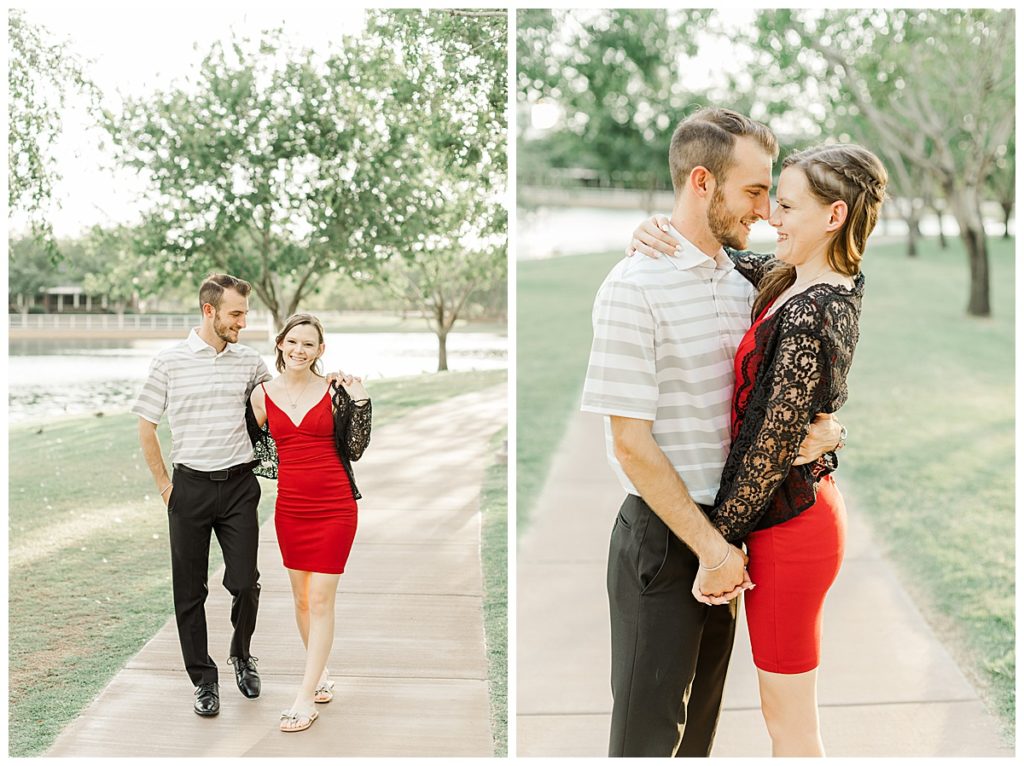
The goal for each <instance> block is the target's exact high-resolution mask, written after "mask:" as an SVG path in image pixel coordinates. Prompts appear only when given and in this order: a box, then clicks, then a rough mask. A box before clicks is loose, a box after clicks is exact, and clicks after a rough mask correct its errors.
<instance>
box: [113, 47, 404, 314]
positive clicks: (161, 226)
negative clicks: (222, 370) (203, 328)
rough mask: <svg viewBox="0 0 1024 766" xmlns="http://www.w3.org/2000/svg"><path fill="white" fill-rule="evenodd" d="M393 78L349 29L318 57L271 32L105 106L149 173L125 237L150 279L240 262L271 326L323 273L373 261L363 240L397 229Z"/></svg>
mask: <svg viewBox="0 0 1024 766" xmlns="http://www.w3.org/2000/svg"><path fill="white" fill-rule="evenodd" d="M398 77H399V67H398V62H397V61H396V59H395V56H394V54H393V52H392V51H390V50H389V49H388V48H387V47H385V46H378V47H367V45H366V44H365V43H364V41H363V40H361V39H359V38H355V37H346V38H344V40H343V42H342V45H341V46H340V48H339V49H336V50H334V51H332V52H331V54H330V55H329V56H328V57H326V58H325V59H321V58H318V57H317V56H316V55H315V54H314V53H313V52H312V51H310V50H292V49H289V48H288V47H286V45H285V44H284V43H283V42H282V40H281V36H280V33H270V34H266V35H264V37H263V39H262V40H260V41H258V42H256V43H253V42H251V41H249V40H235V41H233V42H232V44H230V45H228V46H224V45H221V44H219V43H218V44H216V45H214V46H213V49H212V50H211V51H210V53H209V54H208V55H207V56H206V57H205V59H204V60H203V62H202V65H201V66H200V68H199V71H198V72H196V73H195V75H194V76H193V77H191V78H190V79H189V80H188V81H186V82H185V83H184V84H183V85H181V86H178V87H176V88H175V89H173V90H170V91H167V92H158V93H155V94H154V95H152V96H150V97H148V98H145V99H141V100H128V101H126V103H125V105H124V109H123V112H122V113H120V114H108V115H107V127H108V129H109V131H110V134H111V136H112V138H113V140H114V144H115V147H116V151H117V155H118V157H119V158H120V160H121V161H122V162H123V163H124V164H125V165H126V166H128V167H130V168H134V169H136V170H138V171H139V172H140V173H142V174H143V175H144V176H145V177H147V178H148V179H149V181H150V182H151V187H152V191H151V194H150V196H149V200H148V201H149V203H150V204H149V210H148V213H147V214H146V216H145V220H144V223H143V225H142V226H141V227H140V229H139V236H138V237H137V238H136V242H135V247H136V248H137V249H138V252H139V253H140V254H142V255H144V256H146V257H148V258H149V259H151V260H152V261H153V262H155V263H157V264H159V268H158V269H157V274H156V276H157V280H158V281H159V282H170V283H175V282H177V281H179V280H180V279H182V278H190V279H192V280H193V281H194V280H196V279H198V278H199V277H201V276H202V274H203V273H205V272H207V271H209V270H211V269H216V270H221V271H228V272H230V273H234V274H237V275H239V276H242V277H244V278H246V279H247V280H249V281H250V282H252V284H253V288H254V290H255V292H256V294H257V296H258V297H259V298H260V300H261V301H262V302H263V304H264V305H265V306H266V307H267V308H268V309H269V310H270V312H271V314H272V315H273V317H274V321H275V323H276V324H277V326H278V327H280V326H281V325H282V324H283V321H284V319H285V318H286V317H287V316H288V315H290V314H292V313H294V312H295V311H296V309H297V308H298V306H299V304H300V303H301V301H302V299H303V297H304V296H305V295H307V294H309V293H310V292H312V291H315V290H316V289H317V285H318V279H319V278H320V276H321V275H322V274H324V273H326V272H330V271H335V270H358V269H368V268H369V269H372V268H374V266H375V264H374V260H375V259H374V257H373V256H372V255H371V249H372V246H373V243H375V242H379V241H387V240H388V238H389V236H390V237H394V236H397V234H396V231H397V230H396V228H395V227H394V225H393V224H394V223H395V221H394V219H393V218H392V217H391V216H389V215H387V214H386V211H387V209H388V202H389V200H390V199H393V198H396V197H398V196H400V194H401V186H402V183H403V181H402V167H401V162H400V160H399V157H400V154H401V148H402V142H403V141H404V140H405V136H404V135H402V133H401V132H400V131H394V130H392V129H391V128H390V116H391V115H392V114H393V113H394V111H395V108H396V107H395V89H394V87H393V85H394V83H395V82H396V79H398Z"/></svg>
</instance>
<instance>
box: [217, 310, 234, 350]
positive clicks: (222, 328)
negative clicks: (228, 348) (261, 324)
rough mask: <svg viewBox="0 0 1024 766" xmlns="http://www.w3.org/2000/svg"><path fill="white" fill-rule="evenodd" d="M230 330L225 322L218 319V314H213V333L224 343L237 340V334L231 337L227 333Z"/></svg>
mask: <svg viewBox="0 0 1024 766" xmlns="http://www.w3.org/2000/svg"><path fill="white" fill-rule="evenodd" d="M229 332H231V330H230V328H229V327H228V324H227V323H226V322H221V321H220V316H219V315H217V314H214V317H213V334H214V335H216V336H217V337H218V338H220V339H221V340H222V341H224V342H225V343H235V342H237V341H238V335H235V337H233V338H232V337H231V336H230V335H229V334H228V333H229Z"/></svg>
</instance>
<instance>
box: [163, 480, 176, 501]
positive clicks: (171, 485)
mask: <svg viewBox="0 0 1024 766" xmlns="http://www.w3.org/2000/svg"><path fill="white" fill-rule="evenodd" d="M173 486H174V482H173V481H172V482H171V483H170V484H168V485H167V486H166V487H164V488H163V489H162V490H160V497H163V496H164V492H166V491H167V490H169V489H170V488H171V487H173Z"/></svg>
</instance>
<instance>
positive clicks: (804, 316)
mask: <svg viewBox="0 0 1024 766" xmlns="http://www.w3.org/2000/svg"><path fill="white" fill-rule="evenodd" d="M829 313H831V311H822V307H821V306H820V304H819V303H818V302H817V301H815V300H813V299H795V300H794V301H793V302H792V303H791V304H788V305H785V306H783V307H782V308H781V309H780V310H779V315H778V316H777V317H776V322H775V323H771V322H766V323H764V324H763V325H761V326H760V328H759V329H758V331H756V332H757V334H756V336H755V338H756V341H757V342H756V347H755V349H754V350H753V351H751V352H750V353H763V355H762V358H761V359H760V363H759V365H758V374H757V382H756V384H755V386H754V389H753V391H752V392H751V395H750V398H749V400H748V406H746V412H745V413H744V414H743V421H742V423H741V425H740V427H739V432H738V433H737V434H736V438H735V440H734V441H733V443H732V449H731V450H730V451H729V457H728V458H727V459H726V462H725V468H724V469H723V470H722V485H721V488H720V490H719V494H718V497H717V498H716V499H715V508H714V509H713V511H712V513H711V514H710V517H711V520H712V523H714V524H715V526H716V527H718V529H719V531H721V533H722V535H723V536H724V537H725V539H726V540H729V541H730V542H731V541H737V540H742V539H743V538H744V537H745V536H746V534H748V533H750V531H751V530H752V529H754V527H755V526H756V525H757V523H758V521H760V519H761V516H762V515H763V514H764V513H765V511H766V510H767V509H768V505H769V503H770V501H771V499H772V496H773V494H774V493H775V491H776V490H777V488H778V486H779V484H781V483H782V481H783V479H785V477H786V475H787V474H788V473H790V469H791V468H792V467H793V461H794V460H796V459H797V455H798V454H799V452H800V442H801V441H803V439H804V436H805V435H806V434H807V424H808V423H810V422H811V419H812V418H813V417H814V415H816V414H817V413H819V412H826V411H827V410H828V407H827V402H828V398H829V394H828V392H829V382H830V379H831V376H833V359H834V358H835V357H836V354H835V353H833V347H834V345H835V338H833V337H831V336H830V334H829V332H828V330H827V329H826V327H825V326H826V321H825V314H829ZM776 323H777V324H776Z"/></svg>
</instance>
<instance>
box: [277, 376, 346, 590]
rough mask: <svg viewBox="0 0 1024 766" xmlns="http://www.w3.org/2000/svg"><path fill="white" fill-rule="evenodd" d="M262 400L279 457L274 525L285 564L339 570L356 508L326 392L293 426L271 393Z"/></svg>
mask: <svg viewBox="0 0 1024 766" xmlns="http://www.w3.org/2000/svg"><path fill="white" fill-rule="evenodd" d="M263 391H264V394H266V388H264V389H263ZM266 401H267V418H268V421H269V425H270V433H271V435H272V436H273V437H274V441H275V442H276V443H277V454H278V460H279V464H278V477H277V506H276V507H275V512H274V526H275V528H276V529H277V542H278V545H279V546H280V547H281V557H282V558H283V559H284V565H285V566H286V567H287V568H288V569H296V570H300V571H303V572H323V573H325V574H341V573H342V572H344V571H345V562H346V561H348V554H349V551H351V550H352V540H353V539H354V538H355V535H356V517H357V509H356V500H355V498H354V497H353V496H352V485H351V484H349V480H348V475H347V474H346V473H345V469H344V467H343V466H342V465H341V459H340V458H339V457H338V452H337V450H336V449H335V446H334V418H333V413H332V411H331V397H330V392H327V393H325V394H324V396H323V398H322V399H321V400H320V401H319V402H317V403H316V404H315V405H313V408H312V409H310V410H309V412H307V413H306V414H305V416H304V417H303V418H302V421H301V422H300V423H299V424H298V425H297V426H296V425H295V423H294V422H292V420H291V418H289V417H288V415H287V413H285V411H284V410H282V409H281V408H280V407H278V406H277V405H276V404H274V402H273V400H272V399H271V398H270V397H269V396H267V397H266Z"/></svg>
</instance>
